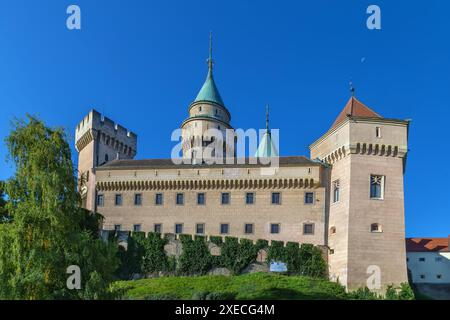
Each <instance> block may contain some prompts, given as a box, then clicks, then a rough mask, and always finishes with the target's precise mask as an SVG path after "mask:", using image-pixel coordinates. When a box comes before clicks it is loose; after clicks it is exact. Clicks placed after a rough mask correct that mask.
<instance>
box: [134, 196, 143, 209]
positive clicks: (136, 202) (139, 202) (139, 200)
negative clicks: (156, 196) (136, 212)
mask: <svg viewBox="0 0 450 320" xmlns="http://www.w3.org/2000/svg"><path fill="white" fill-rule="evenodd" d="M134 205H135V206H141V205H142V194H140V193H136V194H135V195H134Z"/></svg>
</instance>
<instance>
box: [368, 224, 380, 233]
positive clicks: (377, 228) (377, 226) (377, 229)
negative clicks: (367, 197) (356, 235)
mask: <svg viewBox="0 0 450 320" xmlns="http://www.w3.org/2000/svg"><path fill="white" fill-rule="evenodd" d="M370 232H382V229H381V225H380V224H378V223H372V224H371V225H370Z"/></svg>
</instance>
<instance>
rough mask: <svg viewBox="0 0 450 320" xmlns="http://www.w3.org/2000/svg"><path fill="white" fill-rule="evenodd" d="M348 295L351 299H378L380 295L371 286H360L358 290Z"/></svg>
mask: <svg viewBox="0 0 450 320" xmlns="http://www.w3.org/2000/svg"><path fill="white" fill-rule="evenodd" d="M347 297H348V298H349V299H351V300H378V299H380V296H379V295H378V294H376V293H375V292H373V291H370V290H369V288H367V287H365V288H359V289H358V290H355V291H352V292H350V293H349V294H348V295H347Z"/></svg>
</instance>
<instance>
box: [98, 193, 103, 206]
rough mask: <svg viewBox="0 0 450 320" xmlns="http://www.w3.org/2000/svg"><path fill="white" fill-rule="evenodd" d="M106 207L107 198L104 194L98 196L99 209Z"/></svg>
mask: <svg viewBox="0 0 450 320" xmlns="http://www.w3.org/2000/svg"><path fill="white" fill-rule="evenodd" d="M104 205H105V196H104V195H102V194H99V195H97V207H103V206H104Z"/></svg>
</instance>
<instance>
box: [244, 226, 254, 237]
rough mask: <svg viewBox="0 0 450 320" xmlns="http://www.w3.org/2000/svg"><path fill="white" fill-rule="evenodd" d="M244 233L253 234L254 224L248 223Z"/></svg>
mask: <svg viewBox="0 0 450 320" xmlns="http://www.w3.org/2000/svg"><path fill="white" fill-rule="evenodd" d="M244 233H245V234H252V233H253V224H252V223H246V224H245V226H244Z"/></svg>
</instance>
